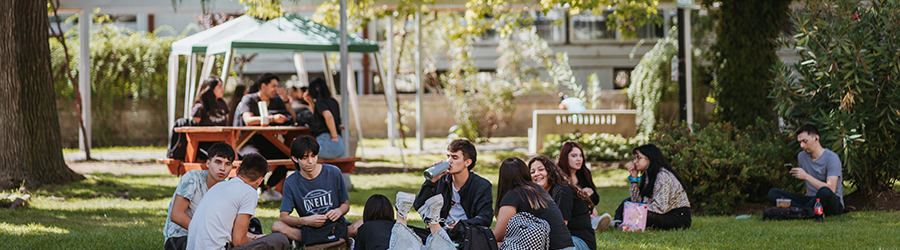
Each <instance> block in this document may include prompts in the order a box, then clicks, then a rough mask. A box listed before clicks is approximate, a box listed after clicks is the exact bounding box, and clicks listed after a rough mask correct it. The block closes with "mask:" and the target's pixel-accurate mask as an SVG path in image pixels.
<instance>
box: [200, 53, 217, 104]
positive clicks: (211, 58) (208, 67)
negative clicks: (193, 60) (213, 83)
mask: <svg viewBox="0 0 900 250" xmlns="http://www.w3.org/2000/svg"><path fill="white" fill-rule="evenodd" d="M214 65H216V55H212V54H210V55H206V60H204V61H203V73H201V74H200V82H201V83H202V82H203V81H205V80H206V78H208V77H209V75H212V70H213V66H214ZM197 91H200V90H197ZM198 94H199V93H198Z"/></svg>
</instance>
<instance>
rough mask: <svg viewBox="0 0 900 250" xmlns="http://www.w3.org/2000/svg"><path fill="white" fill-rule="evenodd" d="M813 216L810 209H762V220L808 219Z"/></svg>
mask: <svg viewBox="0 0 900 250" xmlns="http://www.w3.org/2000/svg"><path fill="white" fill-rule="evenodd" d="M814 216H815V213H814V212H813V210H812V208H801V207H767V208H764V209H763V220H797V219H810V218H813V217H814Z"/></svg>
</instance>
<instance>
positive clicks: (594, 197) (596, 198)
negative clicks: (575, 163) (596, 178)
mask: <svg viewBox="0 0 900 250" xmlns="http://www.w3.org/2000/svg"><path fill="white" fill-rule="evenodd" d="M575 177H578V184H577V185H578V187H579V188H586V187H589V188H591V190H593V191H594V193H593V194H591V202H593V203H594V204H595V205H596V204H597V203H598V202H600V195H598V194H597V187H593V186H591V185H590V182H588V181H587V177H585V176H584V174H581V172H575Z"/></svg>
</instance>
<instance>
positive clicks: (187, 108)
mask: <svg viewBox="0 0 900 250" xmlns="http://www.w3.org/2000/svg"><path fill="white" fill-rule="evenodd" d="M196 58H197V54H193V53H191V54H190V55H188V61H187V65H186V69H185V70H186V72H185V74H184V113H182V117H183V118H188V117H190V115H191V93H192V92H193V91H194V88H193V84H191V80H192V79H191V78H192V77H191V75H193V74H194V73H196V72H194V73H192V70H194V65H195V63H196V62H195V60H194V59H196Z"/></svg>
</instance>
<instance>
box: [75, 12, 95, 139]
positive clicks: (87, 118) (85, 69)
mask: <svg viewBox="0 0 900 250" xmlns="http://www.w3.org/2000/svg"><path fill="white" fill-rule="evenodd" d="M92 9H93V8H88V7H85V8H83V9H81V13H79V17H80V18H79V19H78V42H79V46H80V48H79V49H80V52H79V56H80V58H79V60H80V61H79V66H78V87H79V91H80V92H81V114H82V117H81V118H82V119H84V131H85V132H86V133H83V132H82V131H81V130H79V131H78V135H79V136H78V148H80V149H81V151H85V150H89V149H90V148H91V44H90V42H91V22H93V20H94V16H93V14H91V10H92ZM85 142H87V148H85Z"/></svg>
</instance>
